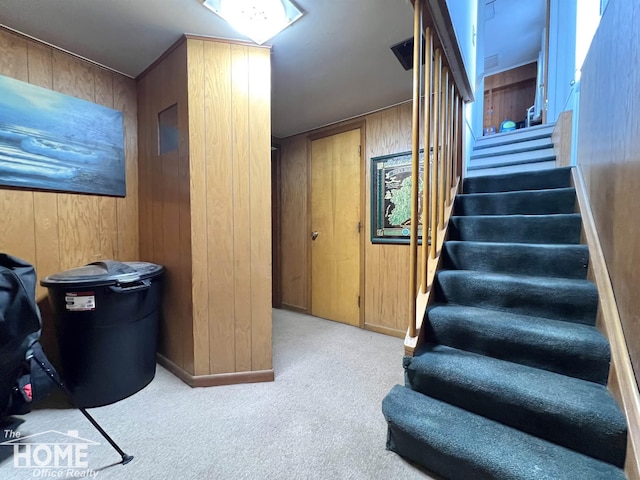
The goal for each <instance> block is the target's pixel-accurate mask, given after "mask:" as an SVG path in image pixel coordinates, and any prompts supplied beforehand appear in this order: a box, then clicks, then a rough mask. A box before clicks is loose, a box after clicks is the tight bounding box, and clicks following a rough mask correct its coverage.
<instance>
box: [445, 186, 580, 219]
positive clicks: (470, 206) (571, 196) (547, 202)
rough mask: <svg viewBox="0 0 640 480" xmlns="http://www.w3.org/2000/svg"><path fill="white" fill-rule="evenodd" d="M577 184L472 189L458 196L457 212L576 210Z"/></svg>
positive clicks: (570, 211) (572, 211)
mask: <svg viewBox="0 0 640 480" xmlns="http://www.w3.org/2000/svg"><path fill="white" fill-rule="evenodd" d="M575 201H576V190H575V188H554V189H548V190H523V191H518V192H497V193H472V194H467V195H460V196H458V197H457V198H456V201H455V206H454V215H516V214H518V215H551V214H554V213H574V212H575Z"/></svg>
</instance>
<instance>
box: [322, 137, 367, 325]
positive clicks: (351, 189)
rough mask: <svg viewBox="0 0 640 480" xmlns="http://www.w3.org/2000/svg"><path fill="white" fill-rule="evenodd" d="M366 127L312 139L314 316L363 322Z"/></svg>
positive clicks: (345, 321)
mask: <svg viewBox="0 0 640 480" xmlns="http://www.w3.org/2000/svg"><path fill="white" fill-rule="evenodd" d="M360 221H361V218H360V129H355V130H350V131H348V132H344V133H339V134H336V135H332V136H328V137H323V138H320V139H318V140H314V141H313V142H312V143H311V232H309V235H310V236H311V314H312V315H315V316H318V317H322V318H327V319H330V320H335V321H338V322H342V323H347V324H349V325H355V326H359V325H360V230H361V228H360V225H361V224H360Z"/></svg>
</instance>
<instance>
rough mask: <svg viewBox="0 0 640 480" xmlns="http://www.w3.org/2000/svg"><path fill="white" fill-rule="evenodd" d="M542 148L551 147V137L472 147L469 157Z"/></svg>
mask: <svg viewBox="0 0 640 480" xmlns="http://www.w3.org/2000/svg"><path fill="white" fill-rule="evenodd" d="M544 148H553V142H552V140H551V137H544V138H535V139H533V140H524V141H521V142H515V143H509V144H506V145H496V146H489V147H485V148H474V149H473V152H472V153H471V159H475V158H483V157H488V156H493V155H506V154H510V153H520V152H526V151H532V150H541V149H544Z"/></svg>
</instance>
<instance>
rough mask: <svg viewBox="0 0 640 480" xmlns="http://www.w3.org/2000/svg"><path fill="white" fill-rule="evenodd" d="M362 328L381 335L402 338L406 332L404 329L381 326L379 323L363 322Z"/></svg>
mask: <svg viewBox="0 0 640 480" xmlns="http://www.w3.org/2000/svg"><path fill="white" fill-rule="evenodd" d="M364 329H365V330H368V331H370V332H375V333H381V334H383V335H389V336H390V337H398V338H404V337H405V335H406V333H407V332H406V331H405V330H398V329H396V328H390V327H383V326H380V325H372V324H370V323H365V324H364Z"/></svg>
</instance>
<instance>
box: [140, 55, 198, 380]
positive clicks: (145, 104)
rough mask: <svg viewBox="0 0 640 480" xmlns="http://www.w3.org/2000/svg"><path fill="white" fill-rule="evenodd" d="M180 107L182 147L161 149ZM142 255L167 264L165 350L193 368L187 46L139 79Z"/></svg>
mask: <svg viewBox="0 0 640 480" xmlns="http://www.w3.org/2000/svg"><path fill="white" fill-rule="evenodd" d="M174 104H175V105H177V110H178V131H179V137H178V150H175V151H171V152H167V153H165V154H163V155H160V154H159V138H158V114H159V113H160V112H162V111H164V110H165V109H167V108H168V107H171V106H172V105H174ZM138 112H139V125H138V132H139V134H138V135H139V145H140V151H139V154H140V220H139V221H140V256H141V258H142V259H143V260H145V261H149V262H153V263H158V264H160V265H164V266H165V268H166V273H165V276H164V282H165V288H164V297H163V321H162V325H161V333H160V344H159V352H160V353H161V354H162V355H164V356H165V357H167V358H168V359H170V360H171V361H172V362H174V363H175V364H176V365H178V366H179V367H180V368H182V369H184V370H186V371H188V372H190V373H193V365H194V352H193V344H194V336H193V322H192V309H193V302H192V297H191V257H192V255H191V234H190V231H191V210H190V205H191V203H190V176H189V118H188V108H187V46H186V43H182V44H180V45H179V46H178V47H177V48H176V49H174V50H173V51H172V52H171V53H169V54H168V55H166V56H165V58H164V59H163V60H162V61H161V62H159V63H158V64H157V65H156V67H155V68H153V69H151V70H150V71H149V72H147V73H146V74H145V75H144V76H142V77H141V78H139V79H138Z"/></svg>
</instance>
